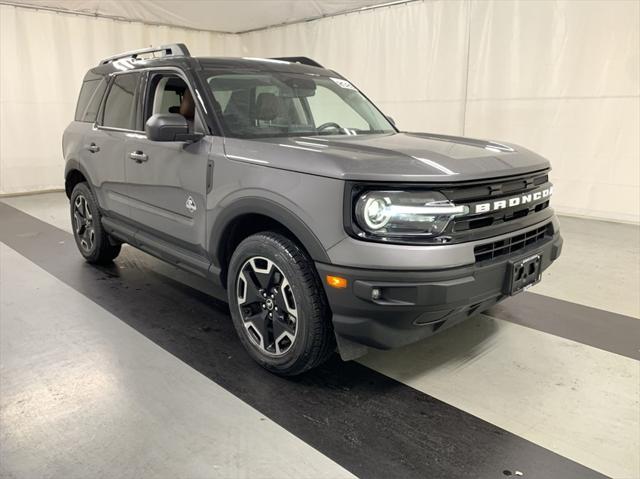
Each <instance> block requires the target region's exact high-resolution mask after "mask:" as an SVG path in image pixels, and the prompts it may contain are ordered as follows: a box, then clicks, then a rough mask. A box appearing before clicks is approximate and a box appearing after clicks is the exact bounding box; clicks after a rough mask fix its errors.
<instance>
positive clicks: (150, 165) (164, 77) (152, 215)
mask: <svg viewBox="0 0 640 479" xmlns="http://www.w3.org/2000/svg"><path fill="white" fill-rule="evenodd" d="M146 88H147V92H146V95H145V98H146V99H147V100H146V101H145V104H146V105H145V106H144V116H143V118H142V121H143V122H145V121H146V120H147V119H148V118H149V117H150V116H151V115H152V114H155V113H178V112H180V109H181V104H182V102H183V99H184V95H185V92H186V89H187V88H188V86H187V84H186V82H185V80H184V79H183V77H181V76H180V75H178V74H177V73H153V72H152V73H150V75H149V78H148V81H147V87H146ZM182 106H183V108H182V110H183V111H182V113H184V114H185V116H187V121H188V122H189V124H190V125H192V128H196V129H198V128H201V126H200V124H199V121H198V117H197V115H198V113H197V111H191V112H188V111H185V108H184V105H182ZM192 106H194V105H193V104H192ZM194 110H195V108H194ZM212 150H213V151H214V152H215V151H222V139H221V138H217V137H213V136H205V137H204V138H202V139H201V140H199V141H196V142H192V143H187V142H184V141H175V142H155V141H151V140H148V139H147V137H146V135H145V134H143V133H139V134H131V135H129V137H128V139H127V142H126V144H125V175H126V178H127V186H128V195H129V197H130V206H131V218H132V219H133V220H134V221H135V222H136V225H137V226H138V228H140V230H141V233H143V234H145V233H146V234H148V235H152V236H153V237H154V238H155V239H157V240H159V241H161V242H162V241H164V242H166V244H168V245H171V246H174V247H175V246H177V247H179V248H181V249H186V250H189V251H191V252H193V253H196V254H198V255H206V242H205V222H206V195H207V184H208V178H209V181H210V175H211V174H212V165H210V164H209V161H210V154H211V153H212ZM214 154H215V153H214Z"/></svg>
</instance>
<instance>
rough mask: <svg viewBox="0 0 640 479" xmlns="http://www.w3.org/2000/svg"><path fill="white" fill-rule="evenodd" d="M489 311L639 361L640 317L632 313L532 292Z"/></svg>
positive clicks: (490, 313) (506, 301)
mask: <svg viewBox="0 0 640 479" xmlns="http://www.w3.org/2000/svg"><path fill="white" fill-rule="evenodd" d="M486 314H487V315H489V316H492V317H494V318H498V319H504V320H506V321H511V322H513V323H517V324H521V325H523V326H527V327H529V328H533V329H537V330H539V331H544V332H545V333H550V334H554V335H556V336H560V337H563V338H567V339H571V340H573V341H576V342H578V343H582V344H587V345H589V346H593V347H596V348H599V349H603V350H605V351H609V352H612V353H616V354H620V355H622V356H627V357H629V358H632V359H638V360H640V319H636V318H632V317H630V316H624V315H622V314H616V313H612V312H610V311H604V310H602V309H596V308H590V307H589V306H583V305H580V304H575V303H571V302H569V301H563V300H561V299H555V298H551V297H549V296H543V295H541V294H535V293H529V292H525V293H522V294H519V295H517V296H514V297H512V298H509V299H507V300H505V301H504V302H502V303H500V304H498V305H496V306H494V307H493V308H491V309H490V310H489V311H487V313H486Z"/></svg>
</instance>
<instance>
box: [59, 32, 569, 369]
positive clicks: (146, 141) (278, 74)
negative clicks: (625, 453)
mask: <svg viewBox="0 0 640 479" xmlns="http://www.w3.org/2000/svg"><path fill="white" fill-rule="evenodd" d="M63 152H64V158H65V161H66V168H65V185H66V192H67V195H68V197H69V199H70V204H71V220H72V222H73V228H74V234H75V239H76V242H77V245H78V248H79V250H80V253H81V254H82V255H83V256H84V258H86V260H87V261H89V262H90V263H105V262H109V261H111V260H113V259H114V258H115V257H116V256H118V253H119V252H120V247H121V245H122V244H123V243H128V244H130V245H132V246H134V247H136V248H139V249H141V250H143V251H145V252H147V253H150V254H152V255H154V256H156V257H158V258H160V259H163V260H165V261H167V262H170V263H172V264H174V265H176V266H179V267H181V268H184V269H186V270H188V271H191V272H192V273H195V274H197V275H199V276H202V277H203V278H206V279H207V280H208V281H209V282H210V284H211V285H212V288H213V289H214V290H215V292H216V294H217V295H218V296H219V297H220V298H223V299H225V300H226V301H228V303H229V305H230V310H231V316H232V318H233V322H234V325H235V327H236V329H237V332H238V335H239V337H240V339H241V341H242V343H243V345H244V346H245V348H246V350H247V351H248V353H249V354H250V355H251V356H252V357H253V358H254V359H255V360H256V361H257V362H258V363H259V364H261V365H262V366H263V367H265V368H267V369H269V370H270V371H273V372H276V373H278V374H282V375H294V374H299V373H302V372H304V371H306V370H308V369H310V368H312V367H314V366H317V365H318V364H320V363H321V362H322V361H324V360H325V359H326V358H327V357H329V356H330V355H331V354H332V353H333V352H334V351H335V350H336V349H337V350H338V352H339V353H340V355H341V356H342V358H343V359H345V360H348V359H354V358H356V357H358V356H360V355H362V354H364V353H365V352H366V350H367V348H369V347H373V348H380V349H388V348H394V347H398V346H402V345H405V344H408V343H412V342H414V341H417V340H419V339H421V338H424V337H426V336H429V335H431V334H433V333H434V332H436V331H439V330H442V329H444V328H447V327H450V326H451V325H453V324H455V323H457V322H459V321H461V320H463V319H465V318H468V317H470V316H472V315H474V314H477V313H480V312H482V311H484V310H486V309H487V308H489V307H490V306H492V305H494V304H496V303H497V302H498V301H500V300H502V299H504V298H506V297H508V296H509V295H513V294H516V293H518V292H520V291H522V290H523V289H524V288H526V287H528V286H530V285H532V284H534V283H536V282H537V281H539V280H540V276H541V273H542V271H543V270H544V269H546V268H547V267H548V266H549V265H550V264H551V263H552V262H553V261H554V260H555V259H556V258H557V257H558V256H559V254H560V250H561V248H562V238H561V237H560V234H559V228H558V221H557V219H556V218H555V216H554V214H553V210H552V209H551V208H550V207H549V200H550V197H551V195H552V192H553V189H552V186H551V183H550V182H549V177H548V174H549V169H550V168H549V163H548V162H547V160H545V159H544V158H542V157H540V156H539V155H537V154H535V153H532V152H531V151H528V150H526V149H524V148H521V147H519V146H516V145H512V144H506V143H498V142H494V141H483V140H476V139H469V138H461V137H454V136H444V135H436V134H431V133H401V132H400V131H399V130H398V129H397V128H396V127H395V126H394V122H393V120H391V118H389V117H387V116H385V115H384V114H383V113H382V112H381V111H380V110H379V109H378V108H376V106H375V105H374V104H373V103H372V102H371V101H369V100H368V99H367V97H365V96H364V95H363V94H362V93H361V92H360V91H359V90H358V89H357V88H356V87H354V86H353V85H352V84H351V83H350V82H349V81H348V80H346V79H345V78H344V77H342V76H341V75H340V74H338V73H336V72H334V71H332V70H329V69H326V68H323V67H322V66H321V65H319V64H317V63H316V62H314V61H313V60H310V59H308V58H304V57H295V58H276V59H260V58H193V57H191V56H190V55H189V52H188V50H187V48H186V47H185V46H184V45H182V44H176V45H167V46H162V47H159V48H150V49H145V50H137V51H133V52H127V53H123V54H121V55H117V56H114V57H111V58H107V59H105V60H102V61H101V62H100V63H99V65H98V66H97V67H95V68H93V69H91V70H90V71H89V72H88V73H87V74H86V76H85V78H84V82H83V85H82V89H81V91H80V96H79V99H78V106H77V109H76V114H75V120H74V121H73V122H71V124H70V125H69V126H68V127H67V129H66V131H65V133H64V137H63Z"/></svg>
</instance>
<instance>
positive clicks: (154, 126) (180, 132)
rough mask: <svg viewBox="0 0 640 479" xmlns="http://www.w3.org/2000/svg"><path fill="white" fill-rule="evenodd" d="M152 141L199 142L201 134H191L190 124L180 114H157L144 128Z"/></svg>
mask: <svg viewBox="0 0 640 479" xmlns="http://www.w3.org/2000/svg"><path fill="white" fill-rule="evenodd" d="M144 131H145V132H146V133H147V138H148V139H150V140H151V141H197V140H199V139H200V138H202V135H201V134H198V133H189V124H188V123H187V120H186V118H185V117H184V116H182V115H179V114H178V113H156V114H155V115H153V116H152V117H151V118H149V119H148V120H147V123H146V124H145V126H144Z"/></svg>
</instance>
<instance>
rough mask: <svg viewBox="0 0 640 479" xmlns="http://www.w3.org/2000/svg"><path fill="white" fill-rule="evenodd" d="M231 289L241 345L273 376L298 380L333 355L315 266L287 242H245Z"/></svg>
mask: <svg viewBox="0 0 640 479" xmlns="http://www.w3.org/2000/svg"><path fill="white" fill-rule="evenodd" d="M227 286H228V294H229V305H230V309H231V316H232V318H233V323H234V326H235V328H236V331H237V332H238V335H239V336H240V340H241V341H242V344H243V346H244V347H245V349H246V350H247V351H248V353H249V354H250V355H251V357H252V358H253V359H254V360H256V361H257V362H258V363H259V364H260V365H261V366H263V367H264V368H266V369H268V370H269V371H272V372H274V373H277V374H281V375H285V376H292V375H296V374H300V373H302V372H304V371H307V370H309V369H311V368H313V367H315V366H317V365H319V364H321V363H322V362H324V361H325V360H326V359H327V358H328V357H329V356H330V355H331V353H332V352H333V351H334V350H335V339H334V337H333V330H332V327H331V320H330V317H329V316H330V315H329V308H328V306H327V300H326V297H325V294H324V290H323V289H322V285H321V284H320V281H319V279H318V275H317V272H316V270H315V267H314V265H313V262H312V260H311V259H310V258H309V256H308V255H307V254H306V252H304V251H303V250H302V249H301V248H300V247H299V246H298V245H296V244H295V243H294V242H293V241H291V240H290V239H288V238H287V237H285V236H282V235H280V234H277V233H272V232H264V233H258V234H255V235H253V236H250V237H248V238H247V239H245V240H244V241H242V243H240V245H239V246H238V247H237V248H236V250H235V251H234V253H233V256H232V258H231V263H230V265H229V276H228V284H227Z"/></svg>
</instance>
